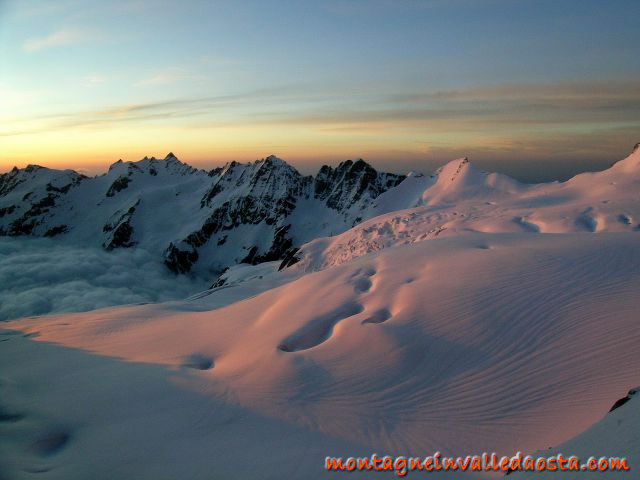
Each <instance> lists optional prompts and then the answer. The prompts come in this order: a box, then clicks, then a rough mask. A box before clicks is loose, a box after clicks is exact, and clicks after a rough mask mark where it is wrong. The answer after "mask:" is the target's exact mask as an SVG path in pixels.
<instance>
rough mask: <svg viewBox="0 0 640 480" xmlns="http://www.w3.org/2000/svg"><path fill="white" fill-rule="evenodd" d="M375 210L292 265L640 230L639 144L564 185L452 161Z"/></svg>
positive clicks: (387, 196) (412, 180)
mask: <svg viewBox="0 0 640 480" xmlns="http://www.w3.org/2000/svg"><path fill="white" fill-rule="evenodd" d="M407 207H413V208H407ZM371 208H372V209H374V210H375V211H376V212H379V213H381V214H379V215H378V216H375V217H374V218H370V219H369V220H367V221H364V222H362V223H360V224H359V225H357V226H355V227H354V228H352V229H350V230H348V231H346V232H344V233H342V234H340V235H337V236H334V237H330V238H318V239H316V240H313V241H311V242H310V243H308V244H306V245H304V246H303V247H302V248H301V249H300V251H298V252H296V254H295V258H292V259H291V260H290V261H289V263H290V264H293V263H295V262H297V261H299V264H298V265H297V266H296V268H301V269H304V270H320V269H323V268H326V267H330V266H332V265H339V264H341V263H344V262H348V261H350V260H352V259H354V258H357V257H359V256H362V255H366V254H367V253H370V252H373V251H377V250H381V249H383V248H389V247H392V246H395V245H403V244H407V243H414V242H420V241H423V240H429V239H433V238H436V237H451V236H458V235H463V234H469V233H473V232H484V233H518V232H522V233H568V232H590V233H594V232H606V231H608V232H634V231H635V232H638V231H640V146H639V145H636V146H635V148H634V150H633V152H632V153H631V155H629V156H628V157H627V158H625V159H624V160H620V161H619V162H617V163H615V164H614V165H613V166H612V167H610V168H609V169H608V170H605V171H602V172H595V173H582V174H580V175H576V176H575V177H573V178H572V179H570V180H568V181H566V182H562V183H560V182H552V183H543V184H532V185H527V184H521V183H519V182H517V181H516V180H513V179H511V178H509V177H507V176H504V175H500V174H496V173H492V174H488V173H485V172H482V171H480V170H478V169H477V168H476V167H475V166H473V165H472V164H471V163H470V162H469V161H468V160H467V159H466V158H463V159H459V160H453V161H451V162H449V163H448V164H446V165H445V166H444V167H442V168H440V169H439V170H438V171H437V172H436V173H435V174H433V175H431V176H415V175H410V176H408V177H407V179H406V180H405V181H403V182H402V183H401V184H400V185H398V186H397V187H396V188H394V189H391V190H389V191H387V192H385V193H383V194H381V195H380V196H379V197H378V198H376V199H375V201H374V202H373V203H372V207H371ZM383 212H388V213H383Z"/></svg>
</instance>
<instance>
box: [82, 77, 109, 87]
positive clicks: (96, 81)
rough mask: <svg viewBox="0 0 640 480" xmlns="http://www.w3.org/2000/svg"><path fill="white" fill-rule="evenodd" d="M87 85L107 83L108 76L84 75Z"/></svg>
mask: <svg viewBox="0 0 640 480" xmlns="http://www.w3.org/2000/svg"><path fill="white" fill-rule="evenodd" d="M82 80H83V82H84V84H85V85H101V84H103V83H106V81H107V77H105V76H104V75H86V76H84V77H82Z"/></svg>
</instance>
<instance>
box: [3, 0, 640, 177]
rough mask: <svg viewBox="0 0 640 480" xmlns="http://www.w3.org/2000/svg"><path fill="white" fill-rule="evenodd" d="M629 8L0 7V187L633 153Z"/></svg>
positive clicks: (247, 3) (53, 0) (403, 2)
mask: <svg viewBox="0 0 640 480" xmlns="http://www.w3.org/2000/svg"><path fill="white" fill-rule="evenodd" d="M638 18H640V2H639V1H637V0H607V1H602V0H314V1H308V0H269V1H267V0H206V1H200V0H184V1H180V2H176V1H168V0H131V1H122V0H113V1H109V2H104V1H96V0H83V1H78V0H46V1H40V0H0V172H1V171H6V170H8V169H10V168H12V167H13V166H14V165H17V166H19V167H22V166H25V165H27V164H29V163H35V164H39V165H44V166H48V167H55V168H74V169H77V170H80V171H82V172H85V173H99V172H102V171H105V170H106V168H107V167H108V165H109V164H111V163H113V162H114V161H116V160H117V159H120V158H122V159H124V160H137V159H140V158H141V157H143V156H145V155H155V156H157V157H164V155H165V154H166V153H168V152H169V151H172V152H174V153H175V154H176V155H177V156H178V157H179V158H180V159H181V160H183V161H186V162H187V163H190V164H192V165H195V166H198V167H204V168H210V167H213V166H217V165H220V164H223V163H225V162H226V161H231V160H239V161H251V160H255V159H257V158H262V157H265V156H267V155H269V154H276V155H278V156H279V157H281V158H283V159H285V160H287V161H288V162H290V163H292V164H293V165H295V166H296V167H297V168H298V169H299V170H300V171H302V172H303V173H311V172H313V171H315V170H316V169H317V168H318V166H319V165H321V164H324V163H330V164H331V163H337V162H338V161H341V160H345V159H347V158H358V157H362V158H364V159H365V160H367V161H369V162H370V163H372V164H373V165H374V166H376V167H377V168H381V169H385V170H390V171H394V172H400V173H404V172H407V171H409V170H419V171H425V172H429V171H431V170H433V169H434V168H436V167H438V166H440V165H441V164H443V163H444V162H446V161H448V160H451V159H454V158H458V157H461V156H469V157H470V159H471V160H472V161H473V162H474V163H476V164H477V165H479V166H480V167H482V168H485V169H488V170H492V171H501V172H504V173H508V174H511V175H514V176H516V177H518V178H521V179H523V180H527V181H541V180H549V179H554V178H560V179H563V178H567V177H568V176H570V175H571V174H573V173H576V172H578V171H584V170H593V169H601V168H606V167H607V166H608V165H610V164H611V163H612V162H613V161H615V160H618V159H621V158H623V157H624V156H626V155H627V154H628V153H629V152H630V151H631V149H632V147H633V145H634V144H635V143H637V142H640V55H638V45H640V28H638Z"/></svg>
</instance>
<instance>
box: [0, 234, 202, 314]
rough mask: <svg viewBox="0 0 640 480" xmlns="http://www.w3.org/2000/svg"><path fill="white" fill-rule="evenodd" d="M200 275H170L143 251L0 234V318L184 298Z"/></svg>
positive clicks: (198, 287) (196, 287)
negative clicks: (9, 236)
mask: <svg viewBox="0 0 640 480" xmlns="http://www.w3.org/2000/svg"><path fill="white" fill-rule="evenodd" d="M207 285H208V283H207V282H206V281H205V280H204V279H193V278H188V277H186V276H175V275H173V274H171V273H170V272H168V271H167V269H166V268H165V267H164V265H162V263H161V262H159V261H158V258H157V257H155V256H152V255H151V254H149V253H148V252H146V251H145V250H141V249H132V250H123V251H114V252H105V251H104V250H101V249H99V248H81V247H75V246H66V245H61V244H59V243H57V242H54V241H52V240H50V239H16V238H0V320H11V319H15V318H21V317H27V316H32V315H44V314H48V313H59V312H84V311H89V310H94V309H96V308H102V307H108V306H113V305H125V304H132V303H140V302H160V301H165V300H175V299H180V298H186V297H188V296H189V295H191V294H193V293H196V292H198V291H201V290H204V289H206V288H207Z"/></svg>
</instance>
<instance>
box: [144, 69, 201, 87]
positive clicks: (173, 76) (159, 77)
mask: <svg viewBox="0 0 640 480" xmlns="http://www.w3.org/2000/svg"><path fill="white" fill-rule="evenodd" d="M188 78H196V77H195V76H194V75H191V74H190V73H189V72H187V71H186V70H184V69H181V68H167V69H165V70H163V71H162V72H158V73H156V74H154V75H151V76H149V77H146V78H143V79H141V80H138V81H137V82H135V83H134V84H133V86H134V87H148V86H157V85H171V84H174V83H177V82H179V81H180V80H185V79H188Z"/></svg>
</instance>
